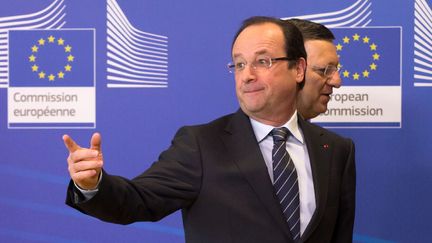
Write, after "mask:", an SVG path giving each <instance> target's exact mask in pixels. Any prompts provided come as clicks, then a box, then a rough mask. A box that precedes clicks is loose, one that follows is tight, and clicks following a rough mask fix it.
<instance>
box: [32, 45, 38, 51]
mask: <svg viewBox="0 0 432 243" xmlns="http://www.w3.org/2000/svg"><path fill="white" fill-rule="evenodd" d="M31 49H32V52H37V51H38V49H39V48H38V47H37V46H36V45H34V46H32V48H31Z"/></svg>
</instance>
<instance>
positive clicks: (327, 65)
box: [286, 19, 342, 120]
mask: <svg viewBox="0 0 432 243" xmlns="http://www.w3.org/2000/svg"><path fill="white" fill-rule="evenodd" d="M286 21H287V22H289V23H291V24H294V25H295V26H296V27H297V28H298V29H299V30H300V31H301V32H302V35H303V41H304V45H305V49H306V53H307V64H308V65H307V68H306V74H305V82H304V83H303V84H302V85H303V87H302V88H301V89H300V90H299V93H298V95H297V110H298V112H299V113H300V114H301V115H302V116H303V118H304V119H306V120H309V119H312V118H314V117H316V116H318V115H319V114H321V113H324V112H326V111H327V104H328V102H329V101H330V95H331V94H332V93H333V88H339V87H340V86H341V83H342V80H341V77H340V75H339V70H340V67H339V57H338V54H337V52H336V46H335V45H334V44H333V40H334V39H335V37H334V35H333V33H332V32H331V31H330V30H329V29H327V27H325V26H324V25H322V24H319V23H315V22H312V21H308V20H303V19H288V20H286Z"/></svg>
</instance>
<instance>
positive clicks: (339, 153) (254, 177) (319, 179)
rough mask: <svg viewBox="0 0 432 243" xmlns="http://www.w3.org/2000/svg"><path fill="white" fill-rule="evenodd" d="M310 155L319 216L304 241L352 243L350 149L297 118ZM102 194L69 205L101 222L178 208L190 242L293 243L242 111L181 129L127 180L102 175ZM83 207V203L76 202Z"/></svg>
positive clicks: (71, 197) (153, 216)
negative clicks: (149, 163) (155, 158)
mask: <svg viewBox="0 0 432 243" xmlns="http://www.w3.org/2000/svg"><path fill="white" fill-rule="evenodd" d="M299 125H300V128H301V129H302V131H303V134H304V136H305V141H306V144H307V148H308V151H309V156H310V161H311V168H312V174H313V182H314V187H315V197H316V206H317V208H316V211H315V214H314V215H313V216H312V219H311V222H310V223H309V225H308V227H307V229H306V231H305V232H304V234H303V235H302V237H301V239H302V242H308V243H312V242H319V243H325V242H343V243H347V242H351V241H352V232H353V223H354V207H355V165H354V145H353V142H352V141H351V140H349V139H345V138H342V137H340V136H338V135H336V134H334V133H332V132H329V131H327V130H325V129H323V128H320V127H318V126H315V125H313V124H310V123H309V122H306V121H304V120H302V119H301V118H300V117H299ZM103 173H104V174H103V177H102V180H101V182H100V185H99V192H98V193H97V194H96V196H94V197H93V198H92V199H90V200H88V201H82V198H81V199H80V195H79V193H77V192H76V191H75V190H74V187H73V184H70V187H69V190H68V196H67V204H69V205H70V206H72V207H75V208H77V209H78V210H80V211H82V212H84V213H86V214H89V215H92V216H94V217H97V218H99V219H101V220H104V221H109V222H114V223H120V224H128V223H132V222H136V221H143V220H145V221H156V220H159V219H161V218H163V217H164V216H166V215H168V214H170V213H172V212H174V211H176V210H178V209H181V210H182V215H183V223H184V229H185V237H186V241H187V242H203V243H210V242H215V243H229V242H232V243H240V242H247V243H252V242H259V243H262V242H292V240H291V239H290V238H291V236H290V232H289V229H288V224H287V223H286V221H285V219H284V216H283V214H282V210H281V207H280V204H279V202H278V200H277V197H276V195H275V193H274V190H273V186H272V183H271V180H270V178H269V175H268V171H267V168H266V165H265V162H264V159H263V156H262V154H261V152H260V149H259V146H258V143H257V141H256V138H255V135H254V133H253V130H252V127H251V124H250V120H249V118H248V117H247V116H246V115H245V114H244V113H243V112H242V111H241V110H239V111H238V112H236V113H234V114H231V115H227V116H224V117H221V118H219V119H217V120H215V121H213V122H210V123H208V124H205V125H199V126H190V127H183V128H181V129H180V130H179V131H178V132H177V134H176V136H175V137H174V139H173V141H172V145H171V146H170V147H169V148H168V149H167V150H166V151H164V152H163V153H162V154H161V155H160V157H159V160H158V161H157V162H155V163H154V164H153V165H152V166H151V167H150V168H149V169H148V170H147V171H145V172H144V173H142V174H141V175H139V176H138V177H136V178H134V179H133V180H127V179H125V178H122V177H118V176H112V175H109V174H108V173H106V172H105V171H104V172H103ZM80 200H81V201H80Z"/></svg>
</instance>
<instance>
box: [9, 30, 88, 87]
mask: <svg viewBox="0 0 432 243" xmlns="http://www.w3.org/2000/svg"><path fill="white" fill-rule="evenodd" d="M93 34H94V33H93V31H92V30H74V29H64V30H48V31H47V30H23V31H10V32H9V43H10V44H9V64H10V69H9V75H10V82H9V87H65V86H68V87H83V86H84V87H85V86H87V87H91V86H94V81H95V80H94V76H95V75H94V69H93V67H94V58H93V55H94V49H93V46H94V41H93V39H94V36H93Z"/></svg>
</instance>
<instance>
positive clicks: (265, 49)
mask: <svg viewBox="0 0 432 243" xmlns="http://www.w3.org/2000/svg"><path fill="white" fill-rule="evenodd" d="M284 49H285V44H284V38H283V32H282V30H281V28H280V27H279V26H278V25H276V24H274V23H262V24H256V25H251V26H248V27H246V28H245V29H244V30H243V31H242V32H240V34H239V35H238V36H237V38H236V40H235V42H234V44H233V48H232V57H233V58H234V57H239V56H252V55H253V56H256V55H263V54H276V53H279V52H281V54H283V53H284Z"/></svg>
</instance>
